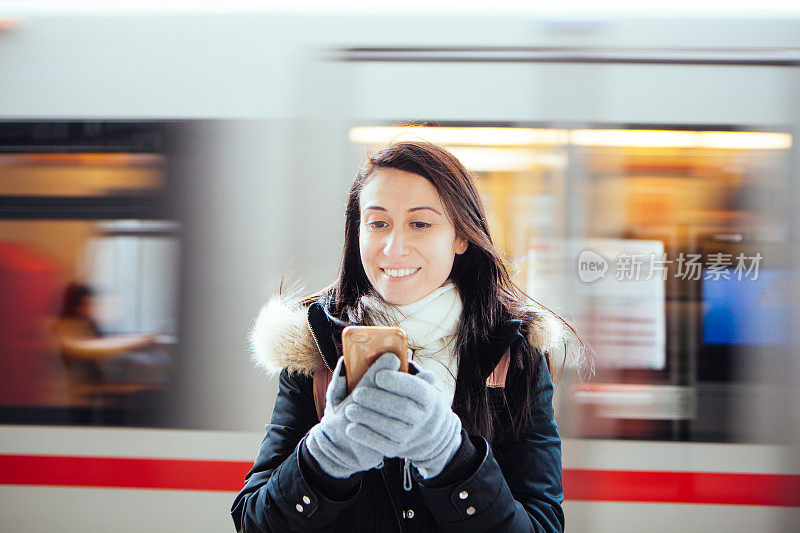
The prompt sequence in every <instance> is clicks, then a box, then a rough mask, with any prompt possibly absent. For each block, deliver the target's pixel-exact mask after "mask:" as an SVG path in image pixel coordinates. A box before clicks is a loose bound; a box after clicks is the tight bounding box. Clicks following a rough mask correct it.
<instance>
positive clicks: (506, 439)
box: [231, 142, 574, 532]
mask: <svg viewBox="0 0 800 533" xmlns="http://www.w3.org/2000/svg"><path fill="white" fill-rule="evenodd" d="M355 324H359V325H382V326H399V327H402V328H403V329H404V330H405V331H406V333H407V336H408V344H409V373H401V372H397V371H396V370H397V369H398V367H399V365H400V361H399V359H398V357H397V356H396V355H395V354H392V353H385V354H382V355H381V356H380V358H378V359H377V361H376V362H375V363H374V364H373V365H372V366H371V367H370V369H369V370H368V371H367V373H366V374H365V376H364V377H363V378H362V379H361V381H359V383H358V384H357V386H356V387H355V388H354V389H353V390H352V391H350V393H349V395H348V394H347V390H346V383H345V374H344V372H343V370H344V368H343V358H342V357H340V356H339V354H340V353H341V332H342V329H343V328H344V327H345V326H348V325H355ZM564 325H567V324H566V323H565V322H564V321H563V320H562V319H560V318H559V317H557V316H556V315H554V314H553V313H551V312H550V311H549V310H546V309H544V308H542V307H541V306H539V305H538V304H536V303H535V302H533V303H530V302H528V297H527V295H525V294H524V293H523V292H522V291H521V290H520V289H519V288H518V287H517V286H516V285H515V284H514V283H513V282H512V281H511V279H510V277H509V274H508V272H507V270H506V267H505V265H504V263H503V262H502V259H501V253H500V252H499V251H498V250H497V248H496V247H495V245H494V243H493V242H492V239H491V237H490V235H489V229H488V225H487V221H486V215H485V212H484V208H483V205H482V202H481V200H480V197H479V194H478V191H477V189H476V187H475V184H474V180H473V177H472V176H471V175H470V174H469V172H468V171H467V170H466V168H465V167H464V166H463V165H462V164H461V162H460V161H458V160H457V159H456V158H455V157H454V156H453V155H452V154H451V153H450V152H448V151H446V150H445V149H443V148H441V147H439V146H437V145H434V144H431V143H427V142H398V143H395V144H392V145H390V146H388V147H387V148H385V149H383V150H382V151H380V152H378V153H377V154H375V155H374V156H372V157H371V158H370V159H369V160H368V162H367V163H366V164H365V166H364V167H363V168H362V169H361V170H360V171H359V173H358V174H357V176H356V178H355V181H354V182H353V184H352V187H351V188H350V193H349V198H348V204H347V208H346V216H345V244H344V250H343V254H342V260H341V265H340V269H339V274H338V276H337V278H336V280H335V281H334V282H333V284H332V285H330V286H329V287H328V288H326V289H323V290H322V291H320V292H318V293H316V294H313V295H310V296H308V297H306V298H303V299H300V300H299V301H297V299H295V298H293V297H288V298H285V297H280V296H279V297H276V298H273V299H272V300H271V301H270V302H268V303H267V304H266V305H265V306H264V307H263V308H262V309H261V311H260V313H259V315H258V317H257V318H256V321H255V324H254V327H253V329H252V330H251V333H250V341H251V346H252V348H253V352H254V356H255V357H256V359H257V360H258V362H259V363H260V364H261V365H262V366H263V367H264V368H265V369H266V370H267V371H268V372H270V373H272V374H273V375H274V374H278V373H279V374H280V377H279V392H278V395H277V399H276V401H275V407H274V410H273V412H272V419H271V423H270V424H269V425H268V426H267V428H266V436H265V437H264V439H263V441H262V443H261V449H260V451H259V454H258V457H257V459H256V461H255V464H254V465H253V468H252V470H251V471H250V472H249V473H248V474H247V476H246V483H245V486H244V488H243V489H242V490H241V492H240V493H239V494H238V495H237V496H236V499H235V501H234V502H233V506H232V510H231V514H232V517H233V520H234V523H235V525H236V528H237V530H239V531H247V532H252V531H323V530H325V531H389V530H398V528H400V529H402V530H404V531H440V530H446V531H455V530H458V531H463V532H468V531H489V530H493V531H501V530H502V531H563V528H564V513H563V510H562V506H561V504H562V502H563V491H562V468H561V440H560V437H559V434H558V431H557V428H556V422H555V418H554V412H553V406H552V397H553V382H552V379H551V372H552V371H554V369H556V368H559V367H563V364H561V365H560V364H559V362H557V360H559V359H560V357H559V352H560V351H562V350H563V355H564V357H566V355H567V353H566V350H567V348H566V346H567V344H566V342H565V338H566V337H565V335H564V332H565V330H564V329H563V326H564ZM567 327H569V329H570V330H572V328H571V327H570V326H568V325H567ZM572 331H573V333H574V330H572ZM401 524H403V525H402V526H401Z"/></svg>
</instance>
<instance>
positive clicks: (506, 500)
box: [420, 358, 564, 533]
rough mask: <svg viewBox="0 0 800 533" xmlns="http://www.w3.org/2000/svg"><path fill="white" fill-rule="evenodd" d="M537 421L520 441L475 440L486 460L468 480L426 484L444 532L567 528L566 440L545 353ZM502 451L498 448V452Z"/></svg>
mask: <svg viewBox="0 0 800 533" xmlns="http://www.w3.org/2000/svg"><path fill="white" fill-rule="evenodd" d="M537 375H538V381H537V390H536V391H535V394H533V399H532V407H533V410H532V411H533V412H532V413H531V415H532V416H531V420H530V421H529V423H528V424H527V426H526V427H525V428H524V429H523V430H522V431H521V432H520V435H519V437H518V438H517V439H516V440H512V441H506V442H500V443H496V444H494V449H493V448H492V447H491V446H489V444H488V443H487V441H486V440H485V439H483V438H482V437H475V436H471V437H470V439H471V441H472V442H473V444H474V445H475V448H476V449H477V453H478V455H479V456H480V457H482V458H483V460H482V461H481V462H480V465H479V466H478V467H477V469H476V470H475V471H474V472H472V473H471V475H469V476H468V477H467V478H466V481H462V482H459V483H454V484H452V485H450V486H447V487H438V488H431V487H424V486H422V487H421V488H420V490H421V492H422V497H423V498H424V500H425V503H426V505H427V507H428V508H429V509H430V510H431V512H433V513H434V515H435V516H436V520H437V522H438V523H439V526H440V528H441V529H442V530H443V531H453V532H456V531H457V532H459V533H466V532H469V531H493V532H501V531H509V532H511V531H513V532H524V531H535V532H559V533H560V532H562V531H563V530H564V512H563V510H562V507H561V504H562V502H563V501H564V497H563V492H562V485H561V476H562V471H561V439H560V437H559V435H558V431H557V429H556V422H555V417H554V412H553V384H552V381H551V379H550V373H549V372H548V370H547V366H546V362H545V361H544V358H542V360H541V362H540V364H539V368H538V369H537ZM495 452H496V453H495Z"/></svg>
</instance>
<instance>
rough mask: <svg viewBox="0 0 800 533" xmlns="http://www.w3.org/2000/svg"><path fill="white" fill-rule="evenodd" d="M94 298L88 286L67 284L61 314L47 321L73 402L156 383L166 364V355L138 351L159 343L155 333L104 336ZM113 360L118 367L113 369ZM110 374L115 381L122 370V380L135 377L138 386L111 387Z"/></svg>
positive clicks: (90, 402) (82, 402) (83, 402)
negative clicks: (65, 373) (137, 354)
mask: <svg viewBox="0 0 800 533" xmlns="http://www.w3.org/2000/svg"><path fill="white" fill-rule="evenodd" d="M96 298H97V295H96V294H95V291H94V289H92V288H91V287H90V286H89V285H86V284H82V283H70V284H69V285H68V286H67V288H66V290H65V291H64V301H63V305H62V311H61V314H60V315H59V317H58V319H56V320H55V321H54V322H53V324H52V326H51V331H52V332H53V334H54V336H55V338H56V340H57V342H58V350H59V353H60V354H61V360H62V361H63V363H64V366H65V367H66V369H67V374H68V379H69V394H70V401H71V403H72V404H73V405H93V404H94V403H95V402H96V400H98V399H102V398H103V397H104V395H106V394H108V393H109V392H110V393H112V394H115V395H117V396H119V395H120V394H125V393H129V394H132V393H134V392H139V391H141V390H147V389H149V388H154V387H155V386H156V385H157V384H158V383H157V382H158V381H162V380H163V377H162V374H163V372H164V370H165V369H164V368H163V367H164V366H165V365H166V366H168V365H169V363H168V361H167V360H166V356H164V355H162V354H159V353H157V352H153V353H151V354H149V355H148V356H146V357H145V356H138V357H137V356H136V352H137V351H139V350H153V349H155V348H158V347H159V342H158V337H157V336H156V335H138V334H125V335H105V334H104V333H103V332H102V330H101V329H100V327H99V326H98V324H97V322H96V321H95V319H94V314H95V308H96V305H97V304H96ZM115 365H116V367H119V369H117V370H116V372H112V371H113V370H115ZM109 373H112V374H116V375H117V378H118V381H120V380H119V377H120V376H119V375H120V374H122V376H121V377H122V378H125V379H123V380H122V381H128V382H131V381H137V382H138V385H137V386H132V385H131V386H127V387H119V386H117V388H116V389H114V388H113V387H111V388H110V387H109V384H108V383H106V381H107V376H108V374H109ZM154 376H155V378H156V379H154ZM133 378H140V379H133ZM144 378H148V379H144Z"/></svg>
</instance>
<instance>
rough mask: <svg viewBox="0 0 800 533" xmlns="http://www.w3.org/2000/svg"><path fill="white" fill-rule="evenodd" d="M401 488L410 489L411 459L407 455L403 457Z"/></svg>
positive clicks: (407, 490)
mask: <svg viewBox="0 0 800 533" xmlns="http://www.w3.org/2000/svg"><path fill="white" fill-rule="evenodd" d="M403 490H404V491H406V492H409V491H410V490H411V460H410V459H409V458H408V457H405V458H403Z"/></svg>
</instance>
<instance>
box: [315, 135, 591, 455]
mask: <svg viewBox="0 0 800 533" xmlns="http://www.w3.org/2000/svg"><path fill="white" fill-rule="evenodd" d="M380 168H392V169H398V170H403V171H406V172H411V173H413V174H417V175H419V176H422V177H423V178H425V179H427V180H428V181H429V182H431V183H432V184H433V185H434V187H436V190H437V191H438V193H439V196H440V198H441V200H442V204H443V205H444V207H445V209H446V211H447V214H448V216H449V217H450V220H451V221H452V223H453V225H454V227H455V232H456V235H458V236H460V237H463V238H465V239H467V241H468V243H469V244H468V246H467V250H466V251H465V252H464V253H463V254H457V255H456V256H455V259H454V262H453V269H452V271H451V273H450V279H451V280H452V281H453V283H454V284H455V285H456V287H457V288H458V291H459V293H460V295H461V298H462V303H463V317H462V321H461V323H460V324H459V327H458V333H457V335H456V347H455V350H456V354H457V357H458V368H459V371H458V377H457V380H456V390H455V397H454V399H453V410H454V411H455V412H456V414H458V415H459V417H460V418H461V420H462V424H463V426H464V428H465V429H466V430H467V431H468V432H470V433H473V434H478V435H482V436H484V437H485V438H486V439H487V440H489V441H490V442H491V441H492V439H493V437H494V429H495V428H494V423H493V420H492V414H491V408H490V405H489V393H488V389H487V387H486V383H485V379H486V376H487V375H488V374H489V372H491V368H489V366H490V365H491V362H490V361H488V359H487V358H488V357H489V354H486V353H483V352H482V351H481V350H478V349H476V348H477V347H479V346H480V347H485V346H486V345H487V344H489V343H491V342H492V340H494V339H496V338H497V337H498V334H499V333H500V332H501V329H502V328H503V326H504V325H505V324H506V323H507V322H508V321H509V320H519V321H521V331H520V332H521V333H522V334H523V335H525V336H527V335H528V333H529V331H530V328H531V327H532V325H533V324H534V323H536V322H537V321H539V320H541V319H542V318H543V317H542V315H543V313H548V312H549V313H552V312H551V311H550V310H549V309H547V308H545V307H544V306H541V305H540V304H538V303H537V302H535V301H534V300H533V299H532V298H530V297H529V296H527V294H525V293H524V291H522V290H521V289H520V288H519V287H517V286H516V285H515V284H514V282H513V281H512V280H511V277H510V276H509V274H508V270H507V269H506V267H505V264H504V262H503V259H504V257H505V255H504V254H503V253H501V252H500V251H499V250H498V249H497V248H496V247H495V245H494V243H493V242H492V238H491V236H490V234H489V228H488V224H487V222H486V214H485V212H484V208H483V204H482V202H481V199H480V195H479V194H478V190H477V188H476V186H475V182H474V178H473V176H472V175H471V174H470V173H469V171H468V170H467V169H466V168H465V167H464V166H463V165H462V164H461V162H460V161H459V160H458V159H457V158H456V157H455V156H453V155H452V154H451V153H450V152H448V151H447V150H445V149H444V148H442V147H441V146H438V145H436V144H433V143H429V142H424V141H404V142H396V143H393V144H390V145H389V146H387V147H385V148H384V149H382V150H381V151H379V152H378V153H376V154H375V155H373V156H372V157H370V158H369V159H368V160H367V162H366V163H365V164H364V165H363V166H362V168H361V169H360V170H359V172H358V174H357V175H356V178H355V180H354V181H353V184H352V186H351V187H350V192H349V196H348V201H347V208H346V211H345V229H344V249H343V250H342V260H341V264H340V267H339V272H338V274H337V276H336V279H335V281H334V282H333V283H332V284H331V285H330V286H329V287H327V288H325V289H323V290H321V291H320V292H318V293H316V294H313V295H311V296H308V297H307V298H305V299H304V300H303V301H302V302H301V303H303V304H305V305H309V304H310V303H312V302H315V301H317V300H321V301H322V304H323V306H324V307H325V310H326V313H327V314H328V315H329V316H330V317H332V318H335V319H337V320H339V321H341V324H342V325H344V324H352V323H363V321H364V316H365V314H364V310H363V309H362V307H361V305H360V299H361V297H362V296H364V295H366V294H371V295H375V294H376V292H375V291H374V289H373V288H372V285H371V284H370V282H369V279H368V278H367V275H366V273H365V272H364V268H363V266H362V263H361V254H360V249H359V226H360V222H361V213H360V205H359V197H360V194H361V190H362V189H363V187H364V186H365V185H366V183H367V182H368V180H369V178H370V176H371V175H372V173H373V172H375V170H376V169H380ZM553 316H556V317H557V318H558V319H559V320H560V321H561V323H563V324H564V325H565V326H566V327H567V328H569V329H570V330H571V331H572V332H573V333H574V334H575V335H576V336H577V338H578V339H579V340H580V337H579V336H578V335H577V332H575V330H574V329H573V328H572V326H570V325H569V324H567V323H566V322H565V321H564V320H563V319H561V318H560V317H558V316H557V315H555V314H554V313H553ZM518 344H519V347H520V348H519V349H517V350H512V354H513V358H512V361H511V365H510V366H511V369H513V371H514V375H515V382H516V386H514V387H513V391H512V397H510V398H507V399H508V404H509V408H510V410H511V420H512V425H511V426H512V427H511V428H509V429H510V430H511V433H513V434H517V433H518V432H519V430H520V429H521V428H522V427H523V426H524V424H525V423H526V422H527V420H528V419H529V417H530V414H531V399H532V398H531V394H532V393H534V392H535V391H534V390H533V388H534V384H535V383H536V377H537V376H536V368H537V365H536V362H537V358H541V357H545V358H546V359H547V366H548V369H549V370H550V373H551V375H553V376H554V377H556V380H557V376H560V374H561V372H562V371H563V365H564V362H565V358H566V350H567V345H566V343H565V344H564V354H563V357H556V356H555V355H554V354H551V353H542V352H541V351H540V350H539V348H538V347H535V346H531V345H530V344H529V343H528V342H520V343H518ZM581 344H583V342H582V341H581ZM507 391H508V389H507Z"/></svg>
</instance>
